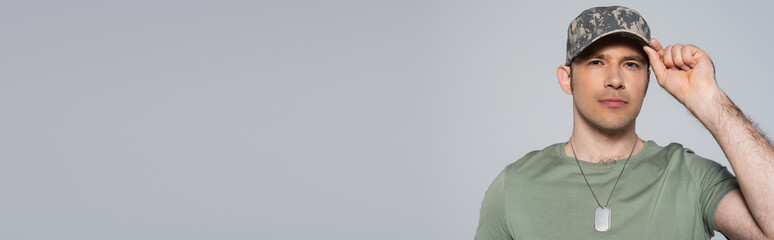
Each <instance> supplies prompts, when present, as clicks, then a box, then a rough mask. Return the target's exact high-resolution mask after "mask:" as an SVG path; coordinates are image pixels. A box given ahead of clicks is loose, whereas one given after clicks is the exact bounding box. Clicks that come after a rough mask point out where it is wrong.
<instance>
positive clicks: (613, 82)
mask: <svg viewBox="0 0 774 240" xmlns="http://www.w3.org/2000/svg"><path fill="white" fill-rule="evenodd" d="M605 87H609V88H613V89H623V88H624V81H623V76H622V72H621V70H620V69H618V68H612V69H611V70H610V75H608V76H607V80H605Z"/></svg>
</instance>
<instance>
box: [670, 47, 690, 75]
mask: <svg viewBox="0 0 774 240" xmlns="http://www.w3.org/2000/svg"><path fill="white" fill-rule="evenodd" d="M684 48H686V47H684V46H683V45H680V44H676V45H674V47H672V57H674V60H673V61H674V63H675V67H677V68H680V69H682V70H685V71H688V70H691V67H689V66H688V65H685V62H683V49H684Z"/></svg>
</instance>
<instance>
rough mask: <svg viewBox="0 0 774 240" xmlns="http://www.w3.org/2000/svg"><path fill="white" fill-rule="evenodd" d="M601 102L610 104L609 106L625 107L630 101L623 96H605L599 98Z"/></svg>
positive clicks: (606, 104)
mask: <svg viewBox="0 0 774 240" xmlns="http://www.w3.org/2000/svg"><path fill="white" fill-rule="evenodd" d="M599 103H602V105H605V106H608V107H623V106H624V105H626V104H627V103H628V102H626V101H625V100H623V99H622V98H615V97H612V98H603V99H600V100H599Z"/></svg>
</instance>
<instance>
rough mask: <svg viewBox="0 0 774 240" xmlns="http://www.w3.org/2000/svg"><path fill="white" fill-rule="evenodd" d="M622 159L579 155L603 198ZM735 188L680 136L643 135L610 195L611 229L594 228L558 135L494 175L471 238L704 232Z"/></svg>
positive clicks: (590, 201) (590, 206)
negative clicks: (663, 142) (662, 140)
mask: <svg viewBox="0 0 774 240" xmlns="http://www.w3.org/2000/svg"><path fill="white" fill-rule="evenodd" d="M624 161H626V159H620V160H616V161H612V162H606V163H589V162H584V161H580V163H581V166H583V171H584V173H586V177H587V178H588V181H589V184H591V187H592V188H593V189H594V193H595V194H596V195H597V198H598V199H599V201H600V203H601V204H603V205H604V204H605V202H606V201H607V198H608V196H609V195H610V190H611V189H612V188H613V184H614V183H615V181H616V178H617V177H618V175H619V173H620V172H621V168H622V167H623V165H624ZM735 188H739V184H738V182H737V180H736V178H735V177H734V176H733V175H732V174H731V173H730V172H728V170H727V169H726V168H725V167H723V166H722V165H720V164H718V163H716V162H713V161H711V160H708V159H705V158H702V157H700V156H698V155H696V154H694V153H693V152H692V151H691V150H690V149H686V148H683V146H682V145H680V144H677V143H672V144H669V145H668V146H666V147H661V146H658V145H656V143H655V142H653V141H646V142H645V145H644V147H643V148H642V150H641V151H640V152H639V153H637V154H636V155H634V156H632V157H631V159H630V160H629V163H628V164H627V165H626V169H625V170H624V173H623V175H622V177H621V180H620V182H619V183H618V186H617V187H616V189H615V193H614V194H613V196H612V199H610V204H609V205H608V208H610V210H611V212H612V216H611V228H610V230H609V231H607V232H597V231H596V230H595V229H594V211H595V210H596V208H597V207H598V206H597V203H596V201H594V197H592V195H591V191H589V188H588V186H586V182H585V181H584V180H583V176H582V175H581V173H580V170H578V164H577V163H576V161H575V159H574V158H572V157H569V156H567V155H566V154H565V153H564V143H557V144H554V145H551V146H549V147H547V148H545V149H543V150H541V151H534V152H530V153H529V154H527V155H526V156H524V157H523V158H521V159H519V160H518V161H516V162H514V163H512V164H510V165H508V166H507V167H505V169H504V170H503V171H502V172H501V173H500V175H498V176H497V178H495V180H494V181H493V182H492V185H491V186H490V187H489V189H488V190H487V191H486V194H485V196H484V200H483V202H482V204H481V216H480V219H479V226H478V231H477V232H476V238H475V239H476V240H489V239H594V240H599V239H709V238H711V237H712V236H713V235H714V231H715V230H716V229H715V223H714V215H715V209H716V207H717V205H718V202H720V200H721V199H722V198H723V196H725V195H726V193H728V192H729V191H731V190H733V189H735Z"/></svg>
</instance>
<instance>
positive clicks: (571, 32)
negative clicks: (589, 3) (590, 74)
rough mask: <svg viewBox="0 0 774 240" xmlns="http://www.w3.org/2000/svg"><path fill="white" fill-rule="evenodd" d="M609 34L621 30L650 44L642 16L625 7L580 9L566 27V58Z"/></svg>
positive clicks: (568, 59) (571, 57)
mask: <svg viewBox="0 0 774 240" xmlns="http://www.w3.org/2000/svg"><path fill="white" fill-rule="evenodd" d="M611 34H622V35H624V36H627V37H631V38H632V39H635V40H637V41H638V42H640V43H641V44H642V45H650V42H649V39H650V28H649V27H648V23H647V22H645V19H644V18H642V16H640V14H639V13H637V12H636V11H634V10H632V9H629V8H627V7H621V6H610V7H595V8H589V9H586V10H585V11H583V12H582V13H581V14H580V15H578V17H576V18H575V20H572V22H570V27H569V28H568V29H567V62H566V63H565V64H566V65H570V62H572V59H573V58H575V57H577V56H578V54H580V53H581V52H582V51H583V49H586V47H588V46H590V45H591V44H592V43H594V41H597V40H599V39H600V38H602V37H604V36H608V35H611Z"/></svg>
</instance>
